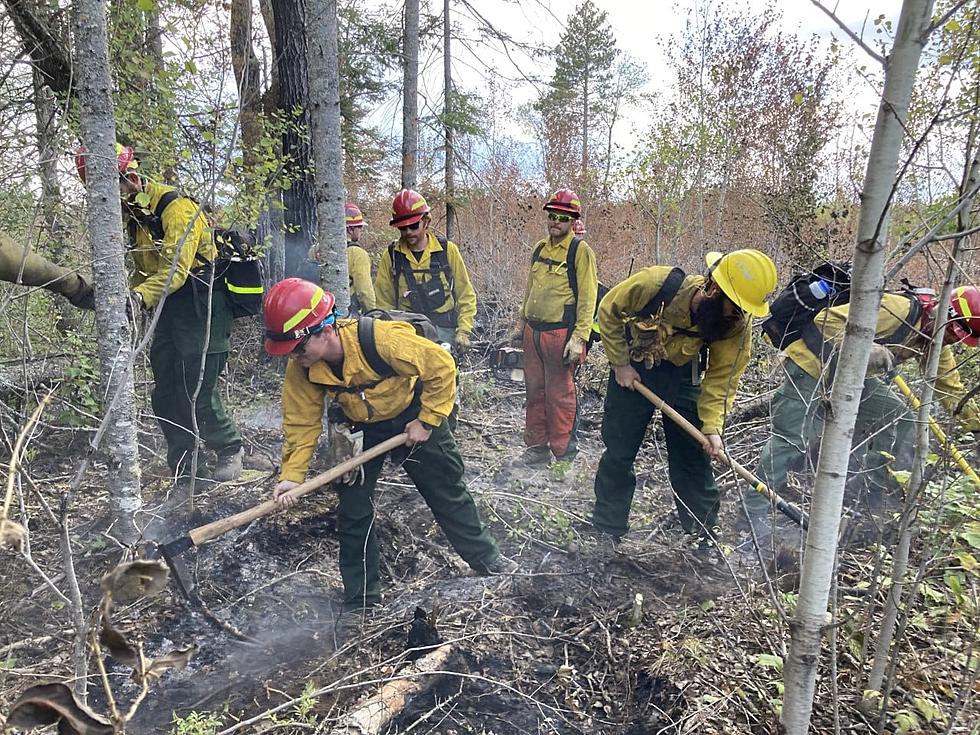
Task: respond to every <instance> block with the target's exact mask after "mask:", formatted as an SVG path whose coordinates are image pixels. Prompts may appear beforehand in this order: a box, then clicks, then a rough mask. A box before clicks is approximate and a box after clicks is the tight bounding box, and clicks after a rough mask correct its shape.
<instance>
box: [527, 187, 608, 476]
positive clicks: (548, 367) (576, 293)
mask: <svg viewBox="0 0 980 735" xmlns="http://www.w3.org/2000/svg"><path fill="white" fill-rule="evenodd" d="M544 211H545V212H547V224H548V237H547V238H545V239H543V240H540V241H539V242H538V243H537V244H536V245H535V246H534V250H533V252H532V257H531V267H530V270H529V272H528V277H527V288H526V290H525V292H524V300H523V302H522V303H521V308H520V312H519V316H518V319H517V323H516V324H515V325H514V329H513V331H512V332H511V338H510V343H511V346H512V347H520V348H522V349H523V350H524V382H525V390H526V395H527V401H526V403H527V408H526V416H525V428H524V443H525V444H526V445H527V449H526V450H525V451H524V454H523V455H522V457H521V459H520V460H519V462H521V463H523V464H525V465H527V466H531V467H533V466H541V465H545V464H548V463H549V462H550V461H551V457H552V455H554V457H555V458H556V459H559V460H572V459H574V457H575V454H576V452H577V446H576V427H577V423H578V400H577V397H576V392H575V370H576V368H577V367H578V366H579V365H581V364H582V363H583V362H584V361H585V357H586V344H587V342H588V339H589V332H590V331H591V330H592V319H593V316H594V315H595V307H596V293H597V291H598V279H597V276H596V259H595V253H593V251H592V248H591V247H590V246H589V244H588V243H587V242H586V241H585V240H582V239H581V238H579V237H576V236H575V235H574V233H573V232H572V226H573V224H574V223H575V222H576V221H578V218H579V215H580V214H581V213H582V205H581V202H580V201H579V198H578V194H576V193H575V192H574V191H572V190H571V189H559V190H558V191H556V192H555V193H554V195H553V196H552V197H551V199H549V200H548V203H547V204H545V205H544Z"/></svg>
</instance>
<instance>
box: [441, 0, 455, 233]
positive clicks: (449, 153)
mask: <svg viewBox="0 0 980 735" xmlns="http://www.w3.org/2000/svg"><path fill="white" fill-rule="evenodd" d="M449 4H450V0H443V3H442V82H443V94H444V99H445V101H444V102H443V105H444V107H443V115H444V117H445V118H446V124H445V133H446V239H447V240H452V239H453V235H454V234H455V229H456V222H455V220H456V205H455V204H454V203H453V200H454V199H455V197H456V150H455V148H454V146H453V125H455V124H456V121H455V120H454V119H453V65H452V61H453V57H452V47H451V45H450V42H451V33H450V32H451V30H452V25H451V24H450V18H449Z"/></svg>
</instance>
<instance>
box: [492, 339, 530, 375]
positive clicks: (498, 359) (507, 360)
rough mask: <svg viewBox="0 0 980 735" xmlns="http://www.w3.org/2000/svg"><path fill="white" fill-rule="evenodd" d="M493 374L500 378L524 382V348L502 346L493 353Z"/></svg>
mask: <svg viewBox="0 0 980 735" xmlns="http://www.w3.org/2000/svg"><path fill="white" fill-rule="evenodd" d="M493 374H494V376H496V377H497V378H498V379H500V380H510V381H513V382H515V383H523V382H524V350H522V349H520V348H517V347H501V348H499V349H498V350H496V352H494V354H493Z"/></svg>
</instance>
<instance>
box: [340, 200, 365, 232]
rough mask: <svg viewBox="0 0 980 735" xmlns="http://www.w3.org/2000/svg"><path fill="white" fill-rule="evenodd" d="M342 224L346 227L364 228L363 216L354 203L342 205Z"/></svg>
mask: <svg viewBox="0 0 980 735" xmlns="http://www.w3.org/2000/svg"><path fill="white" fill-rule="evenodd" d="M344 222H346V223H347V226H348V227H364V224H365V222H364V215H363V214H361V210H360V208H359V207H358V206H357V205H356V204H354V202H347V204H345V205H344Z"/></svg>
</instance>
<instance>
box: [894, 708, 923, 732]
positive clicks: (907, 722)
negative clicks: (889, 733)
mask: <svg viewBox="0 0 980 735" xmlns="http://www.w3.org/2000/svg"><path fill="white" fill-rule="evenodd" d="M919 727H920V724H919V718H918V717H916V716H915V713H914V712H910V711H909V710H907V709H903V710H899V711H898V712H896V713H895V735H906V734H907V733H909V732H911V731H912V730H918V729H919Z"/></svg>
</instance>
